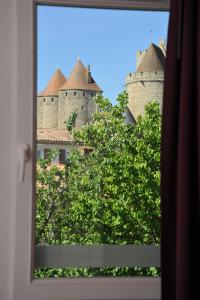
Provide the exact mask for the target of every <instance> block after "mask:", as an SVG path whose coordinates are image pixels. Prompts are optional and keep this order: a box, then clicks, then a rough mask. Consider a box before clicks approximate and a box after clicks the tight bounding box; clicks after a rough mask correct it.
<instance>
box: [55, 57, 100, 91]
mask: <svg viewBox="0 0 200 300" xmlns="http://www.w3.org/2000/svg"><path fill="white" fill-rule="evenodd" d="M60 90H89V91H95V92H102V90H101V89H100V87H99V86H98V85H97V84H96V82H95V81H94V79H93V78H92V76H91V73H90V70H89V69H86V68H85V66H84V65H83V64H82V62H81V61H80V59H78V60H77V62H76V64H75V66H74V68H73V70H72V72H71V74H70V76H69V79H68V80H67V81H66V82H65V83H64V85H63V86H62V87H61V88H60Z"/></svg>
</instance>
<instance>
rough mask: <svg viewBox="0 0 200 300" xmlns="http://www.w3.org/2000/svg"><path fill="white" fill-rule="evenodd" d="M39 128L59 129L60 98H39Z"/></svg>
mask: <svg viewBox="0 0 200 300" xmlns="http://www.w3.org/2000/svg"><path fill="white" fill-rule="evenodd" d="M37 127H38V128H57V127H58V96H50V97H38V98H37Z"/></svg>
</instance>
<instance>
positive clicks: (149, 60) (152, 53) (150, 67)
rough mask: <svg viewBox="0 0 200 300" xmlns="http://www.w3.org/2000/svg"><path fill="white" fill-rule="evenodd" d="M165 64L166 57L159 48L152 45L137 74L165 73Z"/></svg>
mask: <svg viewBox="0 0 200 300" xmlns="http://www.w3.org/2000/svg"><path fill="white" fill-rule="evenodd" d="M164 64H165V56H164V54H163V52H162V50H161V49H160V48H159V47H158V46H156V45H154V44H150V45H149V48H148V49H147V52H146V54H145V56H144V57H143V59H142V61H141V63H140V64H139V66H138V68H137V71H136V72H153V71H163V70H164Z"/></svg>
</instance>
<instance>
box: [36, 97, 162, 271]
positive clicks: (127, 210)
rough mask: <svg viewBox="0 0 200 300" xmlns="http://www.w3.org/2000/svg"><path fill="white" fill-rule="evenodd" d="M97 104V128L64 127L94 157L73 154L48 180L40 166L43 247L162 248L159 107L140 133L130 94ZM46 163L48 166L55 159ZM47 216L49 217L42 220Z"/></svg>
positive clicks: (149, 110)
mask: <svg viewBox="0 0 200 300" xmlns="http://www.w3.org/2000/svg"><path fill="white" fill-rule="evenodd" d="M95 100H96V102H97V104H98V106H99V108H100V110H101V111H100V112H97V113H95V114H94V116H93V124H91V125H89V124H88V125H85V126H83V127H82V129H81V130H79V131H77V130H76V129H75V126H73V125H74V124H75V121H76V118H73V122H72V118H70V120H69V122H70V124H67V128H68V130H69V131H70V133H71V134H72V135H73V136H74V138H75V140H76V141H77V142H82V143H84V144H85V145H87V146H91V147H92V148H94V151H92V152H91V153H90V154H88V155H83V154H81V152H80V151H79V150H74V151H72V152H71V154H70V157H69V159H68V161H67V162H66V165H65V168H64V169H63V170H59V171H58V170H55V169H54V168H53V167H52V168H49V171H48V172H46V170H47V166H46V165H45V164H44V166H45V168H46V169H45V171H44V166H42V165H41V164H43V163H44V162H43V161H40V162H39V164H40V171H39V172H38V184H39V183H40V184H41V183H42V191H41V190H40V188H41V187H40V188H38V194H37V195H38V199H37V203H38V207H37V215H38V216H39V220H40V219H41V218H43V219H45V220H46V221H45V222H44V221H42V222H43V223H41V222H39V221H38V227H37V228H38V235H37V237H38V240H39V239H40V237H41V233H43V238H44V239H45V240H46V241H47V242H48V243H50V244H55V243H59V244H84V245H89V244H111V245H113V244H115V245H122V244H138V245H140V244H159V241H160V125H161V116H160V108H159V104H158V103H156V102H152V103H151V104H149V105H147V106H146V110H145V115H144V116H143V117H139V118H138V120H137V123H136V124H135V125H134V124H128V125H126V124H125V122H124V120H125V110H126V107H127V94H126V93H125V92H124V93H122V94H120V95H119V96H118V99H117V104H116V105H112V104H111V103H110V101H109V100H108V99H104V98H103V97H102V96H98V97H97V98H96V99H95ZM45 163H46V164H50V159H49V161H48V163H47V162H45ZM43 171H44V172H43ZM41 174H43V175H42V176H41ZM58 174H59V175H58ZM56 176H59V180H57V179H56V178H57V177H56ZM41 180H42V181H41ZM59 191H62V192H59ZM49 195H51V197H50V196H49ZM47 199H49V200H47ZM52 199H54V200H52ZM46 202H47V203H48V204H47V203H46ZM52 203H54V205H55V206H53V208H52ZM45 206H48V210H46V208H45ZM39 207H40V208H41V209H39ZM44 211H49V212H48V215H46V216H45V218H44ZM49 214H50V217H49ZM61 215H62V217H61V218H62V220H60V221H59V216H61ZM58 224H59V225H58ZM39 227H40V230H39ZM66 272H67V271H66ZM68 272H69V270H68ZM70 272H71V273H70V274H72V273H73V274H77V275H79V274H80V273H81V275H83V274H85V275H86V276H92V275H96V276H97V275H111V274H112V275H114V276H115V275H130V274H138V272H142V274H148V273H149V274H152V272H151V270H150V269H148V270H147V271H144V270H143V269H142V271H140V270H139V269H137V270H136V268H102V269H79V270H77V269H76V270H75V271H74V270H73V271H72V269H71V270H70Z"/></svg>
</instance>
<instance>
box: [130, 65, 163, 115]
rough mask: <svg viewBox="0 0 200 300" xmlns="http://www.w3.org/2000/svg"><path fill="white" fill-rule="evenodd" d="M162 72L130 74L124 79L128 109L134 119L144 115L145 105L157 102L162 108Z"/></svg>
mask: <svg viewBox="0 0 200 300" xmlns="http://www.w3.org/2000/svg"><path fill="white" fill-rule="evenodd" d="M163 85H164V72H163V71H159V72H140V73H139V72H138V73H130V74H129V75H128V76H127V78H126V90H127V93H128V101H129V102H128V107H129V109H130V111H131V112H132V114H133V116H134V118H135V119H137V117H138V116H139V115H143V114H144V108H145V105H146V104H148V103H149V102H151V101H158V102H159V103H160V107H161V108H162V99H163Z"/></svg>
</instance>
